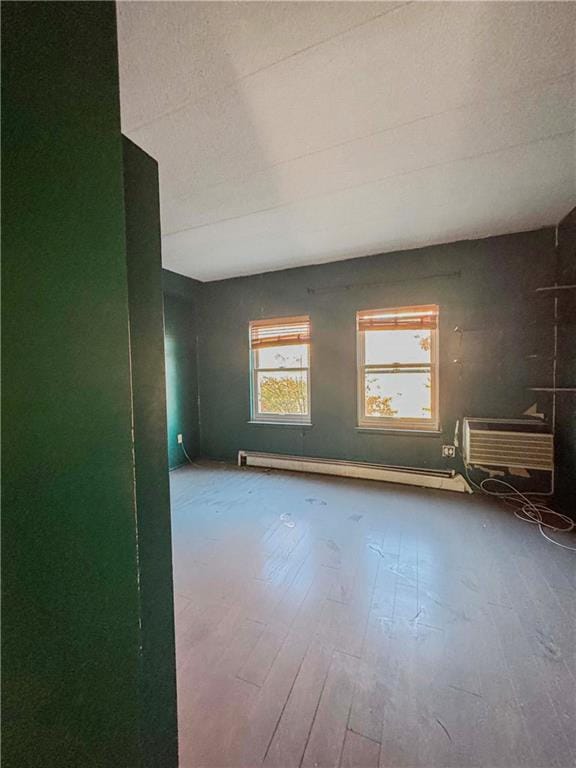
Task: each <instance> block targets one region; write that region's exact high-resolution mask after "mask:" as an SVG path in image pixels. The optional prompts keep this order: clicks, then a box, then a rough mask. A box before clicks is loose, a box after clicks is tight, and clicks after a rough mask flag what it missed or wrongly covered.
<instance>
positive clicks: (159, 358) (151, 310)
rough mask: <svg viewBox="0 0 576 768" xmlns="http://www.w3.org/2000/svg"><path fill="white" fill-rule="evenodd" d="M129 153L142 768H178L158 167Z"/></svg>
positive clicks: (128, 146)
mask: <svg viewBox="0 0 576 768" xmlns="http://www.w3.org/2000/svg"><path fill="white" fill-rule="evenodd" d="M123 148H124V193H125V206H126V248H127V260H128V292H129V303H130V350H131V359H132V397H133V406H134V457H135V478H136V512H137V521H138V559H139V566H140V603H141V619H142V659H141V661H142V670H141V675H142V695H141V725H142V765H144V766H149V767H150V768H155V767H156V766H161V768H176V766H177V764H178V732H177V712H176V662H175V645H174V608H173V605H174V602H173V601H174V595H173V588H172V544H171V530H170V488H169V482H168V456H167V452H166V394H165V376H164V338H163V306H162V266H161V247H160V205H159V198H158V165H157V163H156V161H155V160H153V159H152V158H151V157H149V156H148V155H147V154H146V153H145V152H143V151H142V150H141V149H140V148H139V147H137V146H136V145H135V144H133V143H132V142H131V141H129V140H128V139H126V138H124V140H123Z"/></svg>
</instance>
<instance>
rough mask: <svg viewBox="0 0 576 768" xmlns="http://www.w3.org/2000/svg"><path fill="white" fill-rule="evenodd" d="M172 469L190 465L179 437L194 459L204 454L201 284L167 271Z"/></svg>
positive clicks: (170, 458) (168, 405)
mask: <svg viewBox="0 0 576 768" xmlns="http://www.w3.org/2000/svg"><path fill="white" fill-rule="evenodd" d="M162 285H163V291H164V327H165V337H164V343H165V353H166V400H167V413H168V461H169V463H170V468H171V469H173V468H175V467H178V466H180V465H181V464H184V463H185V462H186V456H185V454H184V451H183V450H182V446H181V445H180V444H179V443H178V435H179V434H181V435H182V437H183V441H184V442H183V445H184V447H185V449H186V452H187V453H188V455H189V456H190V457H191V458H194V457H195V456H198V455H199V453H200V416H199V410H198V370H197V333H198V327H197V324H198V317H197V312H198V297H199V296H198V292H199V290H200V286H201V285H202V283H200V282H199V281H197V280H191V279H190V278H188V277H183V276H182V275H177V274H175V273H174V272H169V271H167V270H164V271H163V274H162Z"/></svg>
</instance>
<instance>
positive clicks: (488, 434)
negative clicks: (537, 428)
mask: <svg viewBox="0 0 576 768" xmlns="http://www.w3.org/2000/svg"><path fill="white" fill-rule="evenodd" d="M506 426H507V425H506V423H505V422H503V423H502V427H506ZM466 427H467V429H466V436H465V454H466V456H465V457H466V463H467V464H477V465H483V466H496V467H516V468H523V469H539V470H548V471H549V470H552V468H553V465H554V448H553V437H552V435H550V434H545V433H542V432H525V431H518V432H515V431H512V429H510V430H506V429H500V430H496V429H494V425H493V424H491V425H490V429H481V428H479V425H478V426H475V425H474V423H473V422H468V423H467V424H466Z"/></svg>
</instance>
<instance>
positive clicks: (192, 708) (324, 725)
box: [171, 462, 576, 768]
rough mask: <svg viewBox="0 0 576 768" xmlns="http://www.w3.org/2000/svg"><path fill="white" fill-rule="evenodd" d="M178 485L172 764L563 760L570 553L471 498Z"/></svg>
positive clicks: (574, 672) (275, 480) (262, 477)
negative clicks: (176, 757) (175, 752)
mask: <svg viewBox="0 0 576 768" xmlns="http://www.w3.org/2000/svg"><path fill="white" fill-rule="evenodd" d="M171 486H172V519H173V523H172V525H173V548H174V579H175V593H176V596H175V603H176V638H177V664H178V708H179V730H180V766H181V768H224V767H226V766H235V767H238V768H240V767H242V768H255V767H256V766H260V765H264V766H277V767H278V768H299V766H302V767H303V768H309V767H312V766H335V767H336V766H342V768H352V767H353V766H354V767H355V768H376V767H377V766H379V767H380V768H400V767H401V766H411V767H412V766H426V767H427V768H439V767H440V766H452V767H453V768H465V767H467V766H478V767H482V768H489V767H493V768H495V767H496V766H498V767H500V766H502V768H503V767H504V766H506V768H509V767H511V766H540V767H541V768H548V767H549V766H572V765H574V761H575V757H576V746H575V743H576V720H575V710H576V706H575V691H576V687H575V683H576V630H575V615H576V607H575V606H576V601H575V595H576V591H575V590H576V572H575V564H576V559H575V558H574V556H573V554H572V553H570V552H567V551H564V550H561V549H560V548H558V547H554V546H553V545H551V544H548V543H547V542H546V541H545V540H544V539H543V538H542V537H541V536H540V535H539V533H538V531H537V530H536V529H535V528H534V527H533V526H530V525H527V524H523V523H521V522H520V521H518V520H516V519H515V518H514V517H513V516H512V515H511V513H510V512H509V511H508V510H507V509H506V508H505V507H502V506H499V505H498V504H496V503H493V502H492V501H491V500H488V499H486V498H481V497H479V496H474V497H469V496H464V495H461V494H455V493H450V492H442V491H430V490H424V489H412V488H408V487H400V486H391V485H385V484H380V483H376V482H365V481H354V480H345V479H340V478H323V477H319V476H313V475H297V474H290V473H282V472H266V471H261V470H253V469H238V468H235V467H232V466H227V465H224V464H219V463H209V462H202V463H200V464H198V465H195V466H189V467H185V468H182V469H179V470H177V471H175V472H173V473H172V474H171Z"/></svg>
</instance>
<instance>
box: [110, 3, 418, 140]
mask: <svg viewBox="0 0 576 768" xmlns="http://www.w3.org/2000/svg"><path fill="white" fill-rule="evenodd" d="M414 2H415V0H407V1H406V2H404V3H402V4H401V5H395V6H394V8H390V9H389V10H387V11H384V12H383V13H378V14H376V16H371V17H370V18H369V19H365V20H364V21H361V22H359V23H358V24H353V25H352V26H351V27H347V28H346V29H343V30H341V31H340V32H336V33H335V34H333V35H331V36H330V37H326V38H325V39H324V40H319V41H318V42H317V43H312V44H311V45H308V46H306V47H305V48H300V49H299V50H298V51H293V52H292V53H290V54H288V55H287V56H283V57H282V58H281V59H277V61H273V62H271V63H270V64H266V65H265V66H263V67H260V68H259V69H255V70H254V71H253V72H248V73H246V74H245V75H242V77H238V78H237V79H236V80H231V81H230V82H229V83H226V85H223V86H222V87H220V88H215V89H214V90H212V91H209V92H208V93H206V94H204V95H203V96H200V98H199V99H196V100H194V99H193V98H191V99H186V100H185V101H183V102H181V103H180V104H179V105H178V106H177V107H174V108H173V109H168V110H166V111H165V112H161V113H160V114H159V115H156V117H153V118H152V119H150V120H145V121H144V122H142V123H138V124H136V125H133V126H125V127H124V130H125V131H126V132H128V131H131V132H136V131H140V130H142V129H143V128H147V127H148V126H149V125H152V124H153V123H156V122H158V121H159V120H163V119H164V118H165V117H169V116H171V115H175V114H176V113H178V112H181V111H182V110H184V109H187V108H188V107H193V106H196V105H197V104H200V103H202V102H203V101H205V100H206V99H208V98H210V97H211V96H213V95H214V94H215V93H222V92H223V91H228V90H230V89H232V88H234V87H235V86H236V85H237V84H238V83H242V82H244V81H245V80H248V79H249V78H251V77H255V76H256V75H259V74H261V73H262V72H265V71H266V70H268V69H272V68H273V67H276V66H278V64H282V63H284V62H285V61H289V60H290V59H293V58H294V57H296V56H300V55H301V54H302V53H307V52H308V51H311V50H313V49H314V48H318V47H319V46H321V45H325V44H326V43H330V42H332V41H333V40H335V39H336V38H338V37H341V36H342V35H346V34H348V32H352V31H354V30H355V29H358V28H359V27H364V26H366V25H367V24H371V23H372V22H374V21H377V20H378V19H381V18H383V17H384V16H389V15H390V14H391V13H394V12H395V11H399V10H400V9H401V8H404V7H405V6H407V5H413V3H414Z"/></svg>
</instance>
